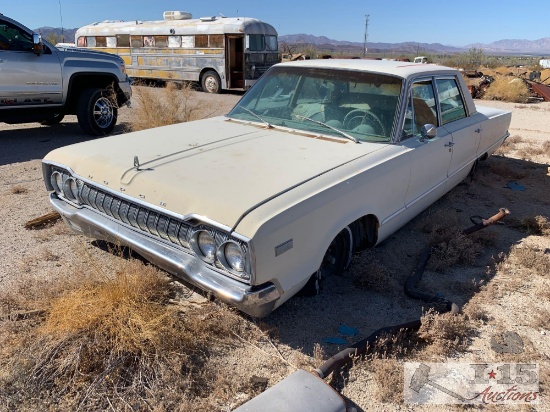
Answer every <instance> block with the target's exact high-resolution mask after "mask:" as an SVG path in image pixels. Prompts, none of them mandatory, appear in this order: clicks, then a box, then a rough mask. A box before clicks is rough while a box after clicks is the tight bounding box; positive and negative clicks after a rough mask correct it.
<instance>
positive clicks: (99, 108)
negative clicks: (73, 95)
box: [76, 88, 118, 136]
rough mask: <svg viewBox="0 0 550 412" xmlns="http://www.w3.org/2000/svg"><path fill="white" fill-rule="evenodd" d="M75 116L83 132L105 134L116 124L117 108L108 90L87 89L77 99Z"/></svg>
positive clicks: (97, 134) (96, 134) (93, 134)
mask: <svg viewBox="0 0 550 412" xmlns="http://www.w3.org/2000/svg"><path fill="white" fill-rule="evenodd" d="M76 116H77V118H78V124H79V126H80V127H81V128H82V130H84V132H86V133H88V134H90V135H92V136H105V135H108V134H109V133H111V132H112V131H113V129H114V127H115V125H116V121H117V117H118V108H117V107H116V104H115V102H114V100H113V97H112V93H111V92H110V91H108V90H106V89H97V88H93V89H87V90H85V91H84V93H82V95H81V96H80V98H79V99H78V106H77V110H76Z"/></svg>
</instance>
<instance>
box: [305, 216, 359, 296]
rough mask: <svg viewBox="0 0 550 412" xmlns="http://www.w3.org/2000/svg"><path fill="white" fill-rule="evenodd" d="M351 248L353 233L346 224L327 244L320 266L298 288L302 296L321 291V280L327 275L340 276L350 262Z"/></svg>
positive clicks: (312, 294)
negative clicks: (300, 287)
mask: <svg viewBox="0 0 550 412" xmlns="http://www.w3.org/2000/svg"><path fill="white" fill-rule="evenodd" d="M352 250H353V235H352V233H351V230H350V228H349V227H348V226H346V227H345V228H344V229H343V230H342V231H341V232H340V233H338V235H337V236H336V237H335V238H334V240H333V241H332V242H331V244H330V245H329V247H328V249H327V251H326V252H325V256H324V257H323V261H322V262H321V266H320V267H319V269H318V270H317V272H315V273H314V274H313V275H312V276H311V278H309V280H308V282H307V283H306V285H305V286H304V287H303V288H302V290H300V293H299V294H300V295H302V296H314V295H318V294H319V293H321V282H322V281H323V279H325V278H327V277H329V276H340V275H342V274H343V273H344V272H345V271H346V269H347V268H348V266H349V264H350V262H351V252H352Z"/></svg>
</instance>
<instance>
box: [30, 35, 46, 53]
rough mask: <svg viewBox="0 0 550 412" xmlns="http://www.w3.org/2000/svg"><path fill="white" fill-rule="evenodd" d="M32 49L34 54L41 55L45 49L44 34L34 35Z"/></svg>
mask: <svg viewBox="0 0 550 412" xmlns="http://www.w3.org/2000/svg"><path fill="white" fill-rule="evenodd" d="M32 50H33V52H34V54H36V55H37V56H40V55H41V54H42V53H43V51H44V45H43V44H42V36H41V35H40V34H37V33H33V35H32Z"/></svg>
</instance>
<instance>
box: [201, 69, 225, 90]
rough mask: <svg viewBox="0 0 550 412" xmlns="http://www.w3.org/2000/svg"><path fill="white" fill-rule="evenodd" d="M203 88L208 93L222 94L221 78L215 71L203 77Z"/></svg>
mask: <svg viewBox="0 0 550 412" xmlns="http://www.w3.org/2000/svg"><path fill="white" fill-rule="evenodd" d="M201 86H202V90H203V91H205V92H206V93H220V92H221V91H222V87H221V81H220V76H218V73H216V72H215V71H213V70H209V71H207V72H206V73H204V74H203V75H202V79H201Z"/></svg>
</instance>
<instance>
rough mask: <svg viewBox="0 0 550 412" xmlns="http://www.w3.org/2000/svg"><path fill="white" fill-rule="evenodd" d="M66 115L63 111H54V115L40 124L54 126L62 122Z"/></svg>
mask: <svg viewBox="0 0 550 412" xmlns="http://www.w3.org/2000/svg"><path fill="white" fill-rule="evenodd" d="M64 117H65V115H64V114H63V113H54V114H53V115H52V117H50V118H49V119H46V120H42V121H41V122H40V124H41V125H44V126H54V125H56V124H59V123H61V120H63V118H64Z"/></svg>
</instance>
